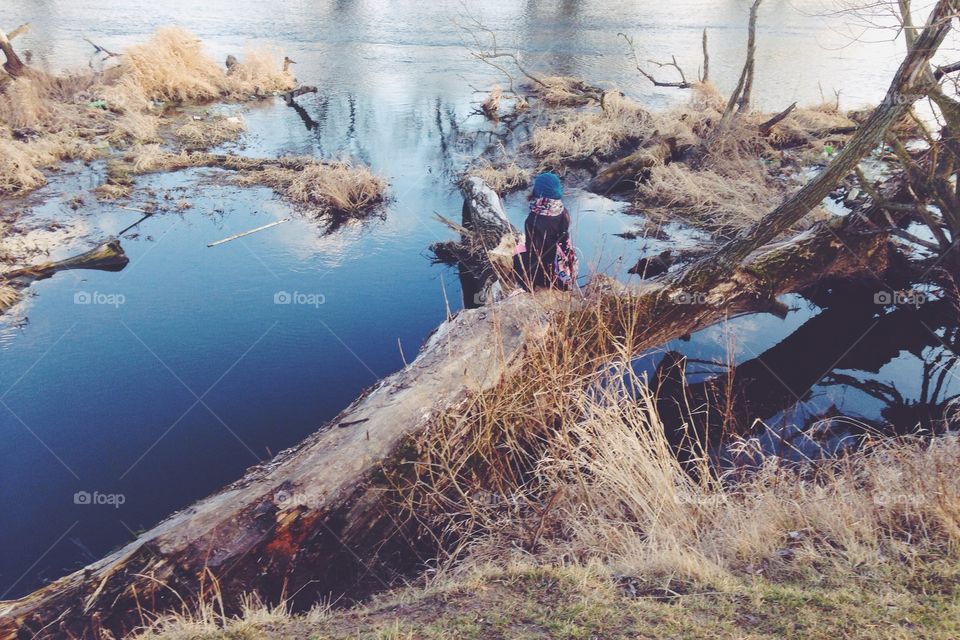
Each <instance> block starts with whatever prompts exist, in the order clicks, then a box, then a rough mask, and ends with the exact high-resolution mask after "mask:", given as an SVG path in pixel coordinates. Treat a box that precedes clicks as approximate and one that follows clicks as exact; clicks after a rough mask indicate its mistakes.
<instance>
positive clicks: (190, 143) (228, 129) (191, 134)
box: [176, 116, 247, 149]
mask: <svg viewBox="0 0 960 640" xmlns="http://www.w3.org/2000/svg"><path fill="white" fill-rule="evenodd" d="M246 130H247V123H246V121H244V119H243V118H242V117H240V116H215V117H212V118H209V119H205V120H191V121H190V122H188V123H187V124H185V125H183V126H182V127H180V128H179V129H177V131H176V135H177V138H178V139H179V140H180V142H182V143H183V144H184V145H185V146H186V147H187V148H190V149H209V148H210V147H216V146H218V145H221V144H224V143H225V142H232V141H234V140H236V139H238V138H239V137H240V136H241V135H242V134H243V132H244V131H246Z"/></svg>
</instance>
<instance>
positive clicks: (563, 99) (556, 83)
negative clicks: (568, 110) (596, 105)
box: [532, 76, 600, 107]
mask: <svg viewBox="0 0 960 640" xmlns="http://www.w3.org/2000/svg"><path fill="white" fill-rule="evenodd" d="M532 89H533V91H534V94H535V95H536V96H537V97H538V98H540V99H541V100H543V101H544V102H545V103H546V104H548V105H550V106H554V107H580V106H583V105H586V104H590V103H591V102H594V101H595V100H596V99H597V97H598V96H599V95H600V90H599V89H597V88H596V87H591V86H590V85H588V84H586V83H584V82H583V81H582V80H578V79H577V78H572V77H570V76H548V77H546V78H541V79H540V82H539V83H534V84H533V85H532Z"/></svg>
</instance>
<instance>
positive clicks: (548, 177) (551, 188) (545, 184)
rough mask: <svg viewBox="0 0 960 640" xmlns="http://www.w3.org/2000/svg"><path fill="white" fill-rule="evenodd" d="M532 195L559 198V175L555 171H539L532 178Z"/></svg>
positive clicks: (561, 194) (560, 196)
mask: <svg viewBox="0 0 960 640" xmlns="http://www.w3.org/2000/svg"><path fill="white" fill-rule="evenodd" d="M533 197H534V198H552V199H553V200H559V199H560V198H562V197H563V185H561V184H560V176H558V175H557V174H555V173H551V172H547V173H541V174H540V175H538V176H537V177H536V178H534V179H533Z"/></svg>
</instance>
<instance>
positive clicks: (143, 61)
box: [121, 27, 294, 102]
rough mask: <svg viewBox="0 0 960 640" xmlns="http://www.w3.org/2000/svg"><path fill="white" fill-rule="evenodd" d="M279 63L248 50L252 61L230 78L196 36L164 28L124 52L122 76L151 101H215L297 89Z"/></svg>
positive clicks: (247, 61) (233, 71)
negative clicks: (204, 49)
mask: <svg viewBox="0 0 960 640" xmlns="http://www.w3.org/2000/svg"><path fill="white" fill-rule="evenodd" d="M277 63H278V61H277V60H275V59H274V56H272V55H270V54H269V53H267V52H262V51H248V52H247V59H246V60H245V61H244V62H240V63H239V64H238V65H237V66H236V67H235V68H234V69H233V70H232V71H231V73H230V74H227V71H226V69H225V68H224V67H222V66H221V65H219V64H217V63H216V62H215V61H214V60H213V59H212V58H210V57H208V56H207V55H206V54H205V53H204V52H203V47H202V45H201V43H200V41H199V40H198V39H197V38H196V36H194V35H193V34H191V33H190V32H188V31H186V30H185V29H181V28H179V27H164V28H162V29H158V30H157V32H156V33H155V34H154V35H153V37H152V38H151V39H150V40H148V41H147V42H145V43H144V44H141V45H136V46H133V47H130V48H129V49H127V51H125V52H124V56H123V60H122V62H121V72H122V74H123V75H124V76H125V77H127V78H129V79H131V80H132V81H133V83H134V84H136V86H138V87H139V88H140V89H141V90H142V91H143V93H144V95H146V97H147V98H149V99H151V100H163V101H168V102H209V101H212V100H221V99H224V98H233V99H237V98H240V99H242V98H246V97H249V96H250V95H263V94H267V93H270V92H272V91H287V90H289V89H292V88H293V86H294V80H293V76H292V75H291V74H290V73H288V72H285V71H282V70H281V67H280V66H279V64H277Z"/></svg>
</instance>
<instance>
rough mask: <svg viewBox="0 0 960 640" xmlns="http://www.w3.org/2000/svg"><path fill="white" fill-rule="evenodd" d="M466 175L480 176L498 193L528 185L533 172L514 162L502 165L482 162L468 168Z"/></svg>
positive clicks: (501, 193)
mask: <svg viewBox="0 0 960 640" xmlns="http://www.w3.org/2000/svg"><path fill="white" fill-rule="evenodd" d="M466 175H467V176H475V177H477V178H480V179H481V180H483V181H484V182H486V183H487V184H488V185H490V188H491V189H493V190H494V191H496V192H497V193H499V194H500V195H503V194H505V193H509V192H511V191H514V190H516V189H522V188H524V187H526V186H529V184H530V182H531V180H533V172H532V171H530V170H529V169H523V168H521V167H520V165H518V164H517V163H516V162H511V163H509V164H502V165H494V164H492V163H490V162H483V163H480V164H479V165H478V166H476V167H474V168H472V169H470V170H469V171H468V172H467V173H466Z"/></svg>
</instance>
